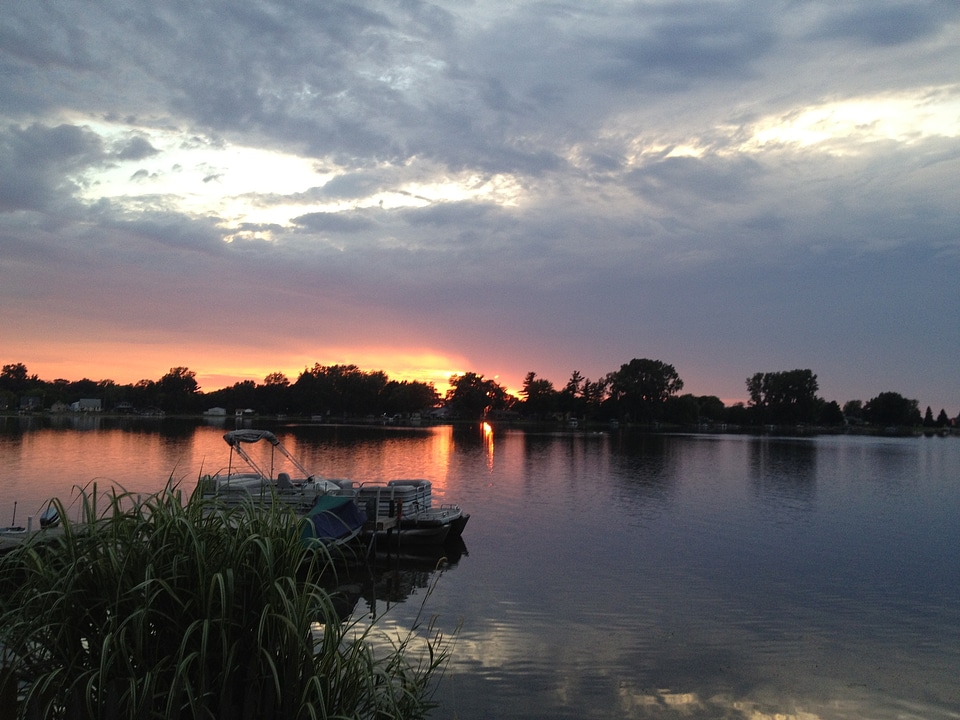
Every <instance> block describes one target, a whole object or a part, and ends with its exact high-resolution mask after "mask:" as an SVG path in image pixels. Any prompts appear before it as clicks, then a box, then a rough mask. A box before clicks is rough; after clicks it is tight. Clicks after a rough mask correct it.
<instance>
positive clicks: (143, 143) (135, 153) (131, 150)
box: [116, 137, 158, 160]
mask: <svg viewBox="0 0 960 720" xmlns="http://www.w3.org/2000/svg"><path fill="white" fill-rule="evenodd" d="M157 152H158V151H157V149H156V148H155V147H153V145H151V144H150V141H149V140H147V139H146V138H143V137H134V138H130V140H128V141H127V142H125V143H123V145H122V146H121V147H120V148H119V149H118V150H117V151H116V158H117V159H118V160H143V159H144V158H148V157H150V156H151V155H156V154H157Z"/></svg>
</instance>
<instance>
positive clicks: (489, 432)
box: [480, 422, 493, 470]
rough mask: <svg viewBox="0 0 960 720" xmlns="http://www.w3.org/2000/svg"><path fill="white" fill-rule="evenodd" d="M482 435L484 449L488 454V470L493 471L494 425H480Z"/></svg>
mask: <svg viewBox="0 0 960 720" xmlns="http://www.w3.org/2000/svg"><path fill="white" fill-rule="evenodd" d="M480 434H481V435H483V449H484V450H486V453H487V469H488V470H492V469H493V425H491V424H490V423H488V422H483V423H480Z"/></svg>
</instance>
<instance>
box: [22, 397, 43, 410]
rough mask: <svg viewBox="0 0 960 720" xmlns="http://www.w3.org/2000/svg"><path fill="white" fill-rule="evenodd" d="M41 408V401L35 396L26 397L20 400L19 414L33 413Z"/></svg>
mask: <svg viewBox="0 0 960 720" xmlns="http://www.w3.org/2000/svg"><path fill="white" fill-rule="evenodd" d="M41 407H42V403H41V400H40V398H38V397H37V396H36V395H27V396H26V397H22V398H20V412H33V411H34V410H39V409H40V408H41Z"/></svg>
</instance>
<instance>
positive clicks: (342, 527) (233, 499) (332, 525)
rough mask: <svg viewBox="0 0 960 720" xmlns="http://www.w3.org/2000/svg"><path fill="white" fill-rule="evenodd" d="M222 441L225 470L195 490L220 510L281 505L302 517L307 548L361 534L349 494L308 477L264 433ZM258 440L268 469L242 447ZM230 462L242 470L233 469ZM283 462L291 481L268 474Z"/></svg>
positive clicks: (236, 433)
mask: <svg viewBox="0 0 960 720" xmlns="http://www.w3.org/2000/svg"><path fill="white" fill-rule="evenodd" d="M223 439H224V441H225V442H226V443H227V445H229V446H230V459H229V462H228V464H227V469H226V472H218V473H217V474H215V475H209V476H205V477H203V478H201V479H200V482H199V484H198V486H197V489H198V492H200V493H201V495H202V497H203V498H204V499H207V500H211V501H212V500H216V501H217V503H219V504H221V505H224V506H226V507H230V506H237V505H241V504H243V503H247V502H250V501H251V500H252V501H253V502H258V503H264V504H267V503H269V504H280V505H282V506H285V507H287V508H289V509H290V510H292V511H293V512H294V513H296V514H297V515H298V516H301V517H304V518H305V519H306V522H305V523H304V524H303V526H302V532H301V539H302V540H303V542H304V544H305V545H306V546H308V547H315V546H317V545H327V546H330V545H342V544H345V543H348V542H350V541H351V540H353V539H354V538H355V537H357V536H358V535H359V534H360V532H361V531H362V530H363V528H364V525H365V523H366V516H365V514H364V512H363V510H362V509H361V508H360V507H358V505H357V503H356V498H355V493H353V492H351V491H349V490H344V488H342V487H341V486H340V485H338V484H337V483H334V482H331V481H329V480H325V479H323V478H321V477H318V476H316V475H313V474H311V473H309V472H308V471H307V469H306V468H305V467H304V466H303V464H302V463H301V462H300V461H299V460H297V458H296V457H294V456H293V455H292V454H291V453H290V451H288V450H287V449H286V448H285V447H284V446H283V443H281V442H280V440H279V438H277V436H276V435H274V434H273V433H272V432H270V431H269V430H233V431H231V432H228V433H226V434H225V435H224V436H223ZM261 442H263V443H266V444H267V445H269V446H270V455H269V466H268V467H265V465H266V461H261V462H260V463H258V462H257V461H256V460H254V459H253V457H251V455H250V452H248V450H247V448H246V447H245V446H250V445H254V444H256V443H261ZM277 455H279V456H280V457H279V458H278V457H277ZM235 458H238V459H239V460H242V461H243V463H244V464H245V466H246V467H244V468H242V469H241V470H235V468H234V460H235ZM284 460H285V461H287V462H288V463H289V464H290V465H292V466H293V468H294V469H296V471H297V473H298V476H297V477H291V475H290V474H289V473H288V472H285V471H281V472H277V473H276V476H274V470H275V468H276V467H277V465H278V463H279V464H281V465H282V464H283V461H284Z"/></svg>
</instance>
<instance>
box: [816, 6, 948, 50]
mask: <svg viewBox="0 0 960 720" xmlns="http://www.w3.org/2000/svg"><path fill="white" fill-rule="evenodd" d="M958 17H960V6H958V5H957V3H955V2H950V1H949V0H947V1H946V2H943V1H939V0H937V1H933V2H922V1H921V2H876V3H861V4H855V5H837V6H835V7H834V8H832V9H831V12H830V16H829V17H828V18H827V19H826V20H825V21H824V23H823V25H822V28H821V30H820V32H821V33H822V34H823V35H825V36H827V37H833V38H845V37H849V38H854V39H857V40H859V41H861V42H863V43H865V44H869V45H878V46H881V47H883V46H890V45H900V44H903V43H909V42H913V41H916V40H922V39H924V38H927V37H933V36H936V35H938V34H940V33H941V32H942V30H943V24H944V23H945V22H947V21H948V20H954V21H956V19H957V18H958Z"/></svg>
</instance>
